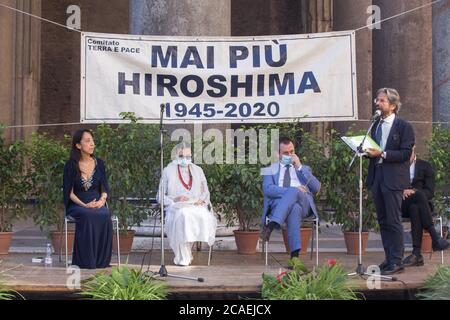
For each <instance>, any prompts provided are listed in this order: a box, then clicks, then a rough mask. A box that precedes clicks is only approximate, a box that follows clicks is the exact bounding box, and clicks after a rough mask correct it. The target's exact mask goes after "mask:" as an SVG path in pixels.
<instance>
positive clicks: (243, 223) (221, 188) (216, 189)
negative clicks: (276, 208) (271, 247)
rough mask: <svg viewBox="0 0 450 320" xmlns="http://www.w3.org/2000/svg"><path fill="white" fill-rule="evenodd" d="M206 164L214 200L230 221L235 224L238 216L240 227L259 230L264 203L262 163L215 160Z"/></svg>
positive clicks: (229, 222) (228, 221)
mask: <svg viewBox="0 0 450 320" xmlns="http://www.w3.org/2000/svg"><path fill="white" fill-rule="evenodd" d="M204 168H205V169H204V170H205V175H206V177H207V179H208V187H209V191H210V193H211V202H212V203H213V204H215V209H216V210H218V211H220V212H222V213H224V216H225V219H226V221H227V224H228V225H229V226H233V225H234V224H235V222H236V220H237V221H238V223H239V230H241V231H250V230H255V229H256V230H257V229H258V228H257V225H259V220H258V219H257V218H258V217H260V216H261V212H262V204H263V193H262V186H261V184H262V178H261V175H260V166H258V165H248V164H247V165H245V164H213V165H208V166H204Z"/></svg>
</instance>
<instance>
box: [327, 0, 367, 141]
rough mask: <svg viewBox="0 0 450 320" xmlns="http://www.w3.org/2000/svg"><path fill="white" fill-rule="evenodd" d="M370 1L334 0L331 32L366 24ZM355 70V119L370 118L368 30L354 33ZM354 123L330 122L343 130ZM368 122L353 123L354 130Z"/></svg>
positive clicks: (356, 27)
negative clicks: (356, 101)
mask: <svg viewBox="0 0 450 320" xmlns="http://www.w3.org/2000/svg"><path fill="white" fill-rule="evenodd" d="M371 5H372V0H360V1H352V0H338V1H335V2H334V20H333V27H334V30H335V31H340V30H355V29H358V28H360V27H362V26H365V25H366V24H367V19H368V18H369V14H368V13H367V8H368V7H369V6H371ZM356 73H357V87H358V119H359V120H364V119H370V117H371V115H372V112H373V111H374V110H373V101H372V100H373V96H372V30H371V29H368V28H366V29H362V30H360V31H358V32H356ZM353 123H354V122H347V121H344V122H334V123H333V126H334V127H335V128H336V129H337V130H338V131H340V132H345V131H346V130H347V129H348V128H349V126H350V125H351V124H353ZM369 125H370V122H369V121H358V122H356V128H355V129H363V128H367V127H368V126H369Z"/></svg>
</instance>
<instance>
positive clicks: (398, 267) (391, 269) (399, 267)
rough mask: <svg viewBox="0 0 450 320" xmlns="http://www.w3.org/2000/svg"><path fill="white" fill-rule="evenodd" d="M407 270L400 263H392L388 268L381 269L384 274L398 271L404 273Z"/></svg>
mask: <svg viewBox="0 0 450 320" xmlns="http://www.w3.org/2000/svg"><path fill="white" fill-rule="evenodd" d="M403 271H405V268H404V267H403V266H402V265H400V264H390V265H388V266H387V267H386V268H384V269H383V270H382V271H381V274H382V275H390V274H396V273H402V272H403Z"/></svg>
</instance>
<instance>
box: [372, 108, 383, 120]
mask: <svg viewBox="0 0 450 320" xmlns="http://www.w3.org/2000/svg"><path fill="white" fill-rule="evenodd" d="M380 117H381V111H380V110H377V111H375V113H374V114H373V116H372V121H377V120H378V119H380Z"/></svg>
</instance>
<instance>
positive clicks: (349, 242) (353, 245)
mask: <svg viewBox="0 0 450 320" xmlns="http://www.w3.org/2000/svg"><path fill="white" fill-rule="evenodd" d="M344 239H345V245H346V247H347V254H352V255H358V254H359V233H358V232H344ZM368 240H369V232H362V233H361V242H362V248H361V254H365V253H366V245H367V241H368Z"/></svg>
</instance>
